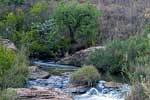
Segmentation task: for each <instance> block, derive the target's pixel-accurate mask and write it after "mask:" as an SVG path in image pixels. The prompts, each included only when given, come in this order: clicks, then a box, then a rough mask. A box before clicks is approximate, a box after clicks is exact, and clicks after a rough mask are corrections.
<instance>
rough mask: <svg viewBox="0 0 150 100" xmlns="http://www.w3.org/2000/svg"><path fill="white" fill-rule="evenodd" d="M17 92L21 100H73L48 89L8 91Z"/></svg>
mask: <svg viewBox="0 0 150 100" xmlns="http://www.w3.org/2000/svg"><path fill="white" fill-rule="evenodd" d="M8 90H9V91H13V92H16V94H17V98H18V99H19V100H73V99H72V98H71V97H70V96H67V95H66V94H64V93H63V92H62V91H60V90H54V89H49V88H46V87H33V88H17V89H8Z"/></svg>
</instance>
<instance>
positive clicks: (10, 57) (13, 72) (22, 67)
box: [0, 46, 28, 89]
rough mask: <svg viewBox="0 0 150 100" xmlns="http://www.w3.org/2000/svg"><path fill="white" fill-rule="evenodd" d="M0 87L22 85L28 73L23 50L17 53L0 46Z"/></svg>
mask: <svg viewBox="0 0 150 100" xmlns="http://www.w3.org/2000/svg"><path fill="white" fill-rule="evenodd" d="M0 61H1V62H0V88H2V89H5V88H7V87H23V86H24V84H25V82H26V78H27V75H28V68H27V60H26V56H25V52H24V51H23V50H21V52H18V53H17V54H16V53H14V52H13V51H11V50H9V49H7V48H5V47H3V46H0Z"/></svg>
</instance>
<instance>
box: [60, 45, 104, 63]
mask: <svg viewBox="0 0 150 100" xmlns="http://www.w3.org/2000/svg"><path fill="white" fill-rule="evenodd" d="M103 49H105V47H104V46H97V47H90V48H87V49H84V50H80V51H78V52H76V53H75V54H73V55H69V56H66V57H65V58H62V59H61V60H60V61H58V62H57V63H61V64H71V65H75V66H80V65H82V64H85V62H86V60H87V59H88V56H89V55H90V54H91V53H93V52H95V51H96V50H103Z"/></svg>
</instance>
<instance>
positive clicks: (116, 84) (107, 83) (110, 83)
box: [104, 82, 122, 88]
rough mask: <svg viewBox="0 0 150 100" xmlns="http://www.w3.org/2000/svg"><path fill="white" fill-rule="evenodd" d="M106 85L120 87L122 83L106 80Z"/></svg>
mask: <svg viewBox="0 0 150 100" xmlns="http://www.w3.org/2000/svg"><path fill="white" fill-rule="evenodd" d="M104 86H105V87H108V88H120V87H121V86H122V83H116V82H105V83H104Z"/></svg>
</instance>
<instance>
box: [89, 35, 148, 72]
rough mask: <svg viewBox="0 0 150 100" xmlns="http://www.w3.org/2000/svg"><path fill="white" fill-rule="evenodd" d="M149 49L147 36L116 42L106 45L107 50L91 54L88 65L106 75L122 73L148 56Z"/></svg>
mask: <svg viewBox="0 0 150 100" xmlns="http://www.w3.org/2000/svg"><path fill="white" fill-rule="evenodd" d="M149 49H150V45H149V39H148V38H147V37H145V36H137V37H131V38H129V39H127V40H114V41H112V42H110V43H107V44H106V50H99V51H96V52H94V53H93V54H91V56H90V57H89V61H88V63H89V64H93V65H94V66H96V67H97V68H98V69H99V70H100V71H104V72H106V73H111V74H116V73H121V72H122V70H123V69H129V67H130V64H131V63H132V64H135V63H136V61H137V59H138V58H140V57H144V56H146V55H147V54H148V53H149Z"/></svg>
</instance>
